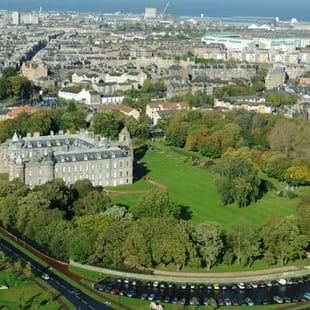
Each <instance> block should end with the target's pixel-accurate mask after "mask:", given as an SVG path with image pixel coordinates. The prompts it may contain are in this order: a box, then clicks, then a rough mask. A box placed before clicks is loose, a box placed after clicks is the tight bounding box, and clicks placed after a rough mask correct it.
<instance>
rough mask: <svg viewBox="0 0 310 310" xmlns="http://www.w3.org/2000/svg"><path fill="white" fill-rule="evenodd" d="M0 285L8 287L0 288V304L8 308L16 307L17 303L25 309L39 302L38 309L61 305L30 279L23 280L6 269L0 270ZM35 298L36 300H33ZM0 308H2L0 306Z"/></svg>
mask: <svg viewBox="0 0 310 310" xmlns="http://www.w3.org/2000/svg"><path fill="white" fill-rule="evenodd" d="M0 283H1V285H3V284H7V285H8V286H9V289H7V290H1V294H0V302H1V306H7V307H9V308H8V309H18V304H21V305H23V306H24V307H25V308H23V309H26V307H27V305H31V304H32V306H28V308H27V309H34V308H32V307H33V305H34V304H40V309H42V310H43V309H46V310H48V309H51V310H56V309H61V306H60V305H59V304H58V303H57V302H56V301H54V300H53V299H52V297H51V296H50V295H48V293H47V292H46V291H44V290H42V289H41V288H39V287H38V286H37V285H35V284H34V283H32V282H31V281H28V280H25V278H24V277H22V276H18V277H15V276H14V275H12V274H11V273H10V272H8V271H7V270H2V271H0ZM35 300H36V301H35ZM1 309H2V308H1Z"/></svg>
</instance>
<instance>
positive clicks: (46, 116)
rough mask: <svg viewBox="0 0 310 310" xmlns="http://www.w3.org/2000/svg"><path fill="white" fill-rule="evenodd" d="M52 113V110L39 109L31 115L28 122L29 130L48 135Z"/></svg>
mask: <svg viewBox="0 0 310 310" xmlns="http://www.w3.org/2000/svg"><path fill="white" fill-rule="evenodd" d="M51 123H52V115H51V113H50V111H39V112H37V113H34V114H32V115H31V117H30V118H29V119H28V122H27V124H26V128H27V132H32V133H33V132H39V133H40V134H41V135H47V134H49V132H50V129H51Z"/></svg>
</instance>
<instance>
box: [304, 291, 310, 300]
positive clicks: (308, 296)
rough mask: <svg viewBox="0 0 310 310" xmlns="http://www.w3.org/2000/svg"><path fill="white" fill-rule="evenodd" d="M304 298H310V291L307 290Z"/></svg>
mask: <svg viewBox="0 0 310 310" xmlns="http://www.w3.org/2000/svg"><path fill="white" fill-rule="evenodd" d="M304 298H305V299H307V300H310V293H309V292H306V293H305V294H304Z"/></svg>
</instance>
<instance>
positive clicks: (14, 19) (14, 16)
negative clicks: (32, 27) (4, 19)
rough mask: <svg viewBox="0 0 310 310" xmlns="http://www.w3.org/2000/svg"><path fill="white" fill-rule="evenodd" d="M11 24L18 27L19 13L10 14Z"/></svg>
mask: <svg viewBox="0 0 310 310" xmlns="http://www.w3.org/2000/svg"><path fill="white" fill-rule="evenodd" d="M12 24H13V25H20V13H19V12H13V13H12Z"/></svg>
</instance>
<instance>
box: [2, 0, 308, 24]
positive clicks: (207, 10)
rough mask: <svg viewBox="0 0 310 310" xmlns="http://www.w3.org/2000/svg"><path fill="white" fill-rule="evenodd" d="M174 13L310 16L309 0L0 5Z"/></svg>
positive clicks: (5, 5) (42, 0) (16, 0)
mask: <svg viewBox="0 0 310 310" xmlns="http://www.w3.org/2000/svg"><path fill="white" fill-rule="evenodd" d="M167 4H168V6H167V10H166V13H168V14H171V15H175V16H201V15H203V16H205V17H234V16H256V17H279V18H280V19H281V20H289V19H291V18H297V19H298V20H301V21H309V20H310V0H294V1H292V0H260V1H257V0H191V1H189V0H170V1H167V0H114V1H109V0H88V1H82V0H66V1H63V0H27V1H25V0H1V2H0V9H2V10H10V11H38V10H39V9H40V7H41V8H42V10H43V11H77V12H98V13H115V12H120V13H132V14H142V13H143V12H144V9H145V8H146V7H154V8H157V9H158V11H163V10H164V8H165V7H166V5H167Z"/></svg>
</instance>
